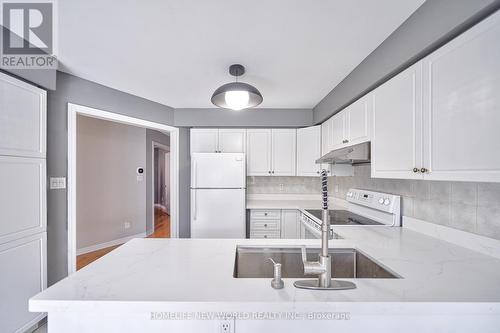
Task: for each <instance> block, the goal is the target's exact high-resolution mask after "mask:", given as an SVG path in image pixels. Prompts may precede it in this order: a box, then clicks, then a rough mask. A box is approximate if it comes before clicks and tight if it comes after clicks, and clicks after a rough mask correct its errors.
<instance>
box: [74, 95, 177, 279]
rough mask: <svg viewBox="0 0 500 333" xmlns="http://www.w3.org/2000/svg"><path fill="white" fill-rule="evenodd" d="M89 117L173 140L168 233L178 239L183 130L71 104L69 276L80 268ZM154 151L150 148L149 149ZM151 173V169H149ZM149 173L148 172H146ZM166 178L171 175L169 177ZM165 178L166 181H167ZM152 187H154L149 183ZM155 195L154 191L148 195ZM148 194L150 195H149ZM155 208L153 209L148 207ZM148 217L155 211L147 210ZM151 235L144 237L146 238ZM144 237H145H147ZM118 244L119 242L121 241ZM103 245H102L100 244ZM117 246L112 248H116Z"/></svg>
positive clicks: (170, 159)
mask: <svg viewBox="0 0 500 333" xmlns="http://www.w3.org/2000/svg"><path fill="white" fill-rule="evenodd" d="M79 115H81V116H86V117H90V118H97V119H101V120H107V121H110V122H114V123H120V124H124V125H131V126H135V127H140V128H143V129H147V130H154V131H157V132H161V133H163V134H165V135H167V136H169V138H170V142H169V146H168V153H169V154H168V162H164V163H168V180H167V181H164V184H165V185H166V184H168V188H169V191H168V197H163V205H164V206H165V207H166V208H167V209H168V213H169V214H168V224H167V223H164V225H165V226H166V228H167V229H168V235H169V237H172V238H176V237H178V216H179V215H178V205H179V203H178V178H179V177H178V170H179V165H178V163H179V162H178V161H179V141H178V140H179V130H178V128H175V127H172V126H168V125H163V124H159V123H155V122H151V121H147V120H143V119H139V118H134V117H129V116H124V115H120V114H116V113H112V112H107V111H103V110H98V109H94V108H90V107H86V106H82V105H77V104H71V103H68V182H67V190H68V273H69V274H71V273H74V272H75V271H76V268H77V260H76V257H77V256H76V255H77V237H76V236H77V234H76V232H77V230H76V226H77V177H76V176H77V116H79ZM149 147H150V146H149ZM140 169H141V166H137V168H134V173H135V172H137V175H136V176H134V177H137V181H138V182H139V181H140V179H141V177H142V176H141V174H142V173H143V172H144V171H141V170H140ZM165 169H166V168H165ZM149 170H150V169H149ZM145 171H148V169H146V170H145ZM165 177H167V175H166V174H165ZM165 177H164V179H165ZM149 184H151V183H149ZM148 192H149V193H151V191H148ZM146 193H147V192H146ZM147 207H151V206H149V205H148V206H147ZM146 211H147V214H148V215H149V212H151V211H152V209H150V208H147V209H146ZM148 220H150V219H146V220H145V221H146V222H145V225H144V228H145V229H144V231H145V230H146V228H147V225H148V224H149V221H148ZM146 235H147V233H146V232H145V233H144V236H146ZM144 236H143V237H144ZM117 241H118V240H117ZM100 245H102V244H100ZM112 245H114V244H109V246H112Z"/></svg>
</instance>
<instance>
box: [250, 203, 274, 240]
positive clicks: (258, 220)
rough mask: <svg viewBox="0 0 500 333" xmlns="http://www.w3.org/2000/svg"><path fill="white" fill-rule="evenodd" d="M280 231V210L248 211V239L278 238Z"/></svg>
mask: <svg viewBox="0 0 500 333" xmlns="http://www.w3.org/2000/svg"><path fill="white" fill-rule="evenodd" d="M280 230H281V210H280V209H268V210H264V209H252V210H251V211H250V238H280V232H281V231H280Z"/></svg>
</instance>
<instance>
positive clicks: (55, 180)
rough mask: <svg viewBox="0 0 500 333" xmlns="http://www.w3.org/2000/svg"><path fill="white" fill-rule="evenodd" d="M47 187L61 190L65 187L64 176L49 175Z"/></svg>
mask: <svg viewBox="0 0 500 333" xmlns="http://www.w3.org/2000/svg"><path fill="white" fill-rule="evenodd" d="M49 187H50V189H51V190H62V189H65V188H66V177H50V179H49Z"/></svg>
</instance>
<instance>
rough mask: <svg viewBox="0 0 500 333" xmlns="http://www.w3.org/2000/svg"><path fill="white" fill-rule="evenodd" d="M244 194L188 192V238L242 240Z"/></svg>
mask: <svg viewBox="0 0 500 333" xmlns="http://www.w3.org/2000/svg"><path fill="white" fill-rule="evenodd" d="M245 215H246V214H245V190H244V189H199V190H191V238H245V229H246V226H245V219H246V216H245Z"/></svg>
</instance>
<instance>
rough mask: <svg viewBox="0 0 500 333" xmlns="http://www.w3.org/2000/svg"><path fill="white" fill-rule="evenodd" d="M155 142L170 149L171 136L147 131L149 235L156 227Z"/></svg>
mask: <svg viewBox="0 0 500 333" xmlns="http://www.w3.org/2000/svg"><path fill="white" fill-rule="evenodd" d="M153 141H155V142H158V143H161V144H163V145H165V146H167V147H170V136H168V135H167V134H164V133H162V132H158V131H155V130H151V129H147V130H146V170H145V171H146V172H145V173H146V180H147V183H146V207H147V210H146V232H147V233H148V235H149V234H150V233H152V232H153V231H154V225H153V214H152V213H153V212H152V207H153V198H152V192H153V189H152V177H153V173H152V169H153V166H152V165H151V161H152V156H151V153H152V151H151V147H152V144H153Z"/></svg>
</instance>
